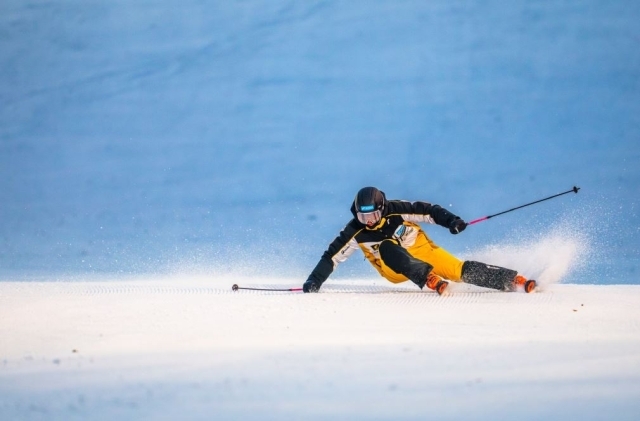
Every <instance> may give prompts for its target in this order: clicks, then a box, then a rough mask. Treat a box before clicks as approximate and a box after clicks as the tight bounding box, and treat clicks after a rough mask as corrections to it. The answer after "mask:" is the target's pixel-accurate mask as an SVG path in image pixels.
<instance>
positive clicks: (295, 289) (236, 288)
mask: <svg viewBox="0 0 640 421" xmlns="http://www.w3.org/2000/svg"><path fill="white" fill-rule="evenodd" d="M231 289H232V290H234V291H237V290H239V289H245V290H249V291H302V288H286V289H285V288H282V289H280V288H247V287H239V286H238V284H233V286H232V287H231Z"/></svg>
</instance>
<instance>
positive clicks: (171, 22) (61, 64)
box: [0, 0, 640, 283]
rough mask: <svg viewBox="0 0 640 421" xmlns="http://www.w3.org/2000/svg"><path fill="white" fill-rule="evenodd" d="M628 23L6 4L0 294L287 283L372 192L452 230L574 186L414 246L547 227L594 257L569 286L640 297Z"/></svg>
mask: <svg viewBox="0 0 640 421" xmlns="http://www.w3.org/2000/svg"><path fill="white" fill-rule="evenodd" d="M638 22H640V3H639V2H637V1H623V0H619V1H613V2H612V1H595V0H585V1H580V2H577V1H511V2H504V1H497V0H495V1H494V0H487V1H480V2H465V1H445V0H440V1H429V2H424V1H376V2H370V1H367V2H365V1H304V2H294V1H284V0H278V1H257V0H256V1H254V0H247V1H217V2H202V1H196V0H181V1H160V0H155V1H153V0H150V1H144V2H130V1H125V0H110V1H100V0H93V1H86V0H67V1H57V2H52V1H23V0H4V1H3V2H2V3H1V4H0V100H1V103H2V108H1V110H0V279H34V278H37V279H42V278H43V277H44V278H46V279H50V278H59V277H71V276H77V275H80V276H88V275H100V276H114V275H118V274H122V275H131V274H139V275H144V274H158V273H175V272H198V273H205V274H206V273H213V272H218V271H222V272H225V271H237V272H240V273H250V274H262V275H264V274H269V275H279V274H281V275H287V276H296V277H300V279H301V280H303V279H304V278H306V275H307V274H308V272H309V271H310V270H311V269H312V268H313V266H314V265H315V263H316V261H317V259H318V258H319V256H320V254H321V253H322V251H323V250H324V249H325V248H326V246H327V245H328V243H329V242H330V241H331V240H332V239H333V238H334V236H335V235H337V233H338V232H339V230H340V229H341V228H342V227H343V226H344V224H346V223H347V222H348V220H349V218H350V214H349V206H350V204H351V201H352V200H353V197H354V195H355V193H356V192H357V190H358V189H359V188H360V187H363V186H365V185H375V186H378V187H379V188H381V189H382V190H384V191H385V192H386V193H387V196H389V197H390V198H398V199H407V200H425V201H429V202H433V203H439V204H441V205H443V206H445V207H447V208H448V209H450V210H451V211H453V212H455V213H457V214H459V215H460V216H462V217H463V218H465V219H467V220H471V219H474V218H477V217H480V216H484V215H487V214H491V213H496V212H500V211H502V210H504V209H508V208H510V207H514V206H517V205H520V204H523V203H526V202H529V201H532V200H536V199H539V198H541V197H545V196H548V195H551V194H555V193H559V192H561V191H565V190H568V189H570V188H571V187H573V186H574V185H578V186H580V187H581V188H582V190H581V192H580V193H579V194H578V195H573V194H571V195H570V196H569V195H567V196H563V197H562V198H558V199H554V200H553V201H549V202H545V203H544V204H540V205H535V206H533V207H529V208H526V209H523V210H521V211H518V212H517V213H516V212H514V213H511V214H508V215H504V216H501V217H499V218H500V219H498V218H496V219H493V220H490V221H487V222H484V223H482V224H478V225H475V226H473V227H472V228H469V229H468V230H467V231H465V233H463V234H462V235H459V236H455V237H454V236H451V235H450V234H449V233H448V231H447V230H446V229H442V228H439V227H433V228H428V229H429V234H430V235H431V236H432V237H433V238H434V239H435V240H436V241H437V242H438V243H440V244H441V245H442V246H444V247H445V248H447V249H449V250H450V251H452V252H454V253H456V254H458V253H465V252H468V251H469V250H473V249H474V248H476V247H481V246H483V245H486V244H491V243H498V244H499V243H501V242H509V241H514V239H526V238H529V237H532V236H535V235H539V234H540V233H544V232H546V230H549V229H553V228H554V227H557V226H564V227H568V228H566V229H567V231H568V232H571V231H575V232H576V233H577V234H579V235H580V238H582V239H583V240H582V241H586V242H588V243H589V247H590V249H591V250H593V251H594V252H592V253H590V254H589V255H588V257H587V258H586V259H587V260H588V261H587V262H585V268H586V269H587V271H583V272H582V273H572V274H570V275H569V276H568V278H567V279H565V281H571V282H589V283H591V282H595V283H638V282H639V279H638V276H637V270H638V264H639V261H640V259H639V257H640V216H639V215H638V198H639V197H640V194H639V193H640V169H639V168H640V166H639V163H640V25H638ZM549 252H550V253H553V250H550V251H549ZM352 260H354V261H355V262H351V261H350V262H348V263H347V264H346V268H345V269H343V271H342V272H341V274H342V275H345V276H351V275H357V274H366V275H368V276H369V275H370V276H376V275H375V274H374V272H372V271H371V269H370V268H368V267H367V266H366V264H365V263H363V262H362V259H360V258H357V257H354V258H352ZM585 274H587V275H586V276H585Z"/></svg>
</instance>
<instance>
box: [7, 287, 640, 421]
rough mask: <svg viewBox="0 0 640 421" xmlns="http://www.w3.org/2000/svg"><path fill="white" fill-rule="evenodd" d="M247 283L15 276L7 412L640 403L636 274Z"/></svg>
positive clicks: (449, 415) (168, 414)
mask: <svg viewBox="0 0 640 421" xmlns="http://www.w3.org/2000/svg"><path fill="white" fill-rule="evenodd" d="M233 283H238V284H240V285H241V286H242V285H255V284H254V283H251V282H250V280H249V279H241V278H237V277H228V278H224V277H222V278H216V279H206V278H199V279H198V278H189V279H187V278H180V279H145V280H130V281H113V280H110V281H105V282H99V281H79V282H42V283H39V282H32V283H31V282H3V283H0V337H1V338H2V341H1V342H0V355H2V356H3V358H4V360H3V361H2V365H1V366H0V414H1V415H0V419H2V420H14V419H26V420H36V419H47V420H72V419H92V420H113V419H119V420H122V419H167V420H169V419H185V418H187V419H203V420H204V419H207V420H209V419H254V420H264V419H394V420H396V419H482V420H495V419H531V420H534V419H543V418H546V419H558V420H560V419H581V420H588V419H617V420H625V419H626V420H636V419H638V416H639V415H640V286H638V285H606V286H603V285H549V286H547V288H545V289H544V291H542V292H539V293H533V294H525V293H523V292H516V293H500V292H492V291H488V290H484V289H480V288H476V287H472V286H468V285H452V286H451V293H450V294H448V295H446V296H442V297H439V296H438V295H437V294H435V293H432V292H421V291H418V290H417V288H415V287H412V286H411V285H409V284H408V283H405V284H401V285H393V284H390V283H387V282H385V281H384V280H369V279H367V280H354V281H348V282H347V281H331V280H330V281H328V283H327V284H325V285H324V286H323V289H322V291H321V293H319V294H302V293H295V292H291V293H290V292H282V293H273V292H254V291H236V292H233V291H231V285H232V284H233ZM261 285H262V286H264V287H267V288H270V287H293V286H299V282H298V281H297V280H287V279H272V280H265V281H264V282H263V283H262V284H261Z"/></svg>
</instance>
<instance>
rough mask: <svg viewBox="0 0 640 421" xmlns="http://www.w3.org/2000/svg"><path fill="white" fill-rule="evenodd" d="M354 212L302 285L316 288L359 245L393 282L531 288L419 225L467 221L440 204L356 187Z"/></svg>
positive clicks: (457, 226)
mask: <svg viewBox="0 0 640 421" xmlns="http://www.w3.org/2000/svg"><path fill="white" fill-rule="evenodd" d="M351 213H352V214H353V216H354V218H353V219H352V220H351V221H349V223H348V224H347V226H346V227H345V228H344V229H343V230H342V231H341V232H340V235H339V236H338V237H337V238H336V239H335V240H333V242H332V243H331V244H330V245H329V248H328V249H327V250H326V251H325V252H324V254H323V255H322V257H321V258H320V261H319V262H318V264H317V265H316V267H315V269H313V271H312V272H311V274H310V275H309V278H308V279H307V280H306V282H305V283H304V285H303V286H302V289H303V291H304V292H318V290H319V289H320V287H321V286H322V284H323V283H324V281H326V280H327V278H328V277H329V275H331V273H332V272H333V271H334V269H335V268H336V267H337V266H338V264H340V263H342V262H344V261H345V260H347V258H348V257H349V256H350V255H351V254H353V252H354V251H355V250H356V249H357V248H360V249H361V250H362V251H363V252H364V255H365V257H366V258H367V260H369V262H370V263H371V264H372V265H373V267H375V268H376V270H377V271H378V272H379V273H380V275H382V276H383V277H384V278H386V279H387V280H389V281H391V282H393V283H400V282H405V281H407V280H411V281H412V282H413V283H415V284H416V285H418V287H420V289H422V288H424V286H425V285H426V286H427V287H428V288H430V289H432V290H435V291H437V292H438V294H442V293H443V292H444V290H445V289H446V288H447V285H448V283H447V281H445V279H447V280H450V281H454V282H466V283H469V284H473V285H478V286H481V287H486V288H493V289H497V290H501V291H515V289H516V287H517V286H518V285H522V286H524V288H525V291H526V292H531V291H532V290H533V289H534V288H535V286H536V283H535V281H533V280H527V279H526V278H525V277H524V276H522V275H518V273H517V272H516V271H514V270H511V269H506V268H502V267H498V266H492V265H487V264H484V263H481V262H474V261H464V262H463V261H461V260H459V259H458V258H457V257H455V256H453V255H452V254H450V253H449V252H448V251H446V250H444V249H443V248H441V247H439V246H438V245H436V244H435V243H434V242H433V241H431V239H430V238H429V237H428V236H427V234H425V232H424V231H423V230H422V228H421V227H420V226H419V225H418V223H420V222H425V223H431V224H438V225H441V226H443V227H445V228H448V229H449V231H450V232H451V234H459V233H460V232H462V231H464V229H465V228H466V227H467V223H466V222H465V221H463V220H462V219H460V217H458V216H456V215H454V214H452V213H451V212H449V211H448V210H446V209H443V208H442V207H440V206H439V205H435V204H430V203H426V202H413V203H411V202H407V201H401V200H387V199H386V197H385V194H384V193H383V192H381V191H380V190H378V189H377V188H375V187H365V188H363V189H360V191H359V192H358V194H357V195H356V197H355V200H354V201H353V204H352V205H351Z"/></svg>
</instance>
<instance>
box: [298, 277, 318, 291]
mask: <svg viewBox="0 0 640 421" xmlns="http://www.w3.org/2000/svg"><path fill="white" fill-rule="evenodd" d="M302 290H303V291H304V292H318V291H319V290H320V284H319V283H318V282H316V281H314V280H313V279H307V281H306V282H305V283H304V284H303V285H302Z"/></svg>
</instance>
